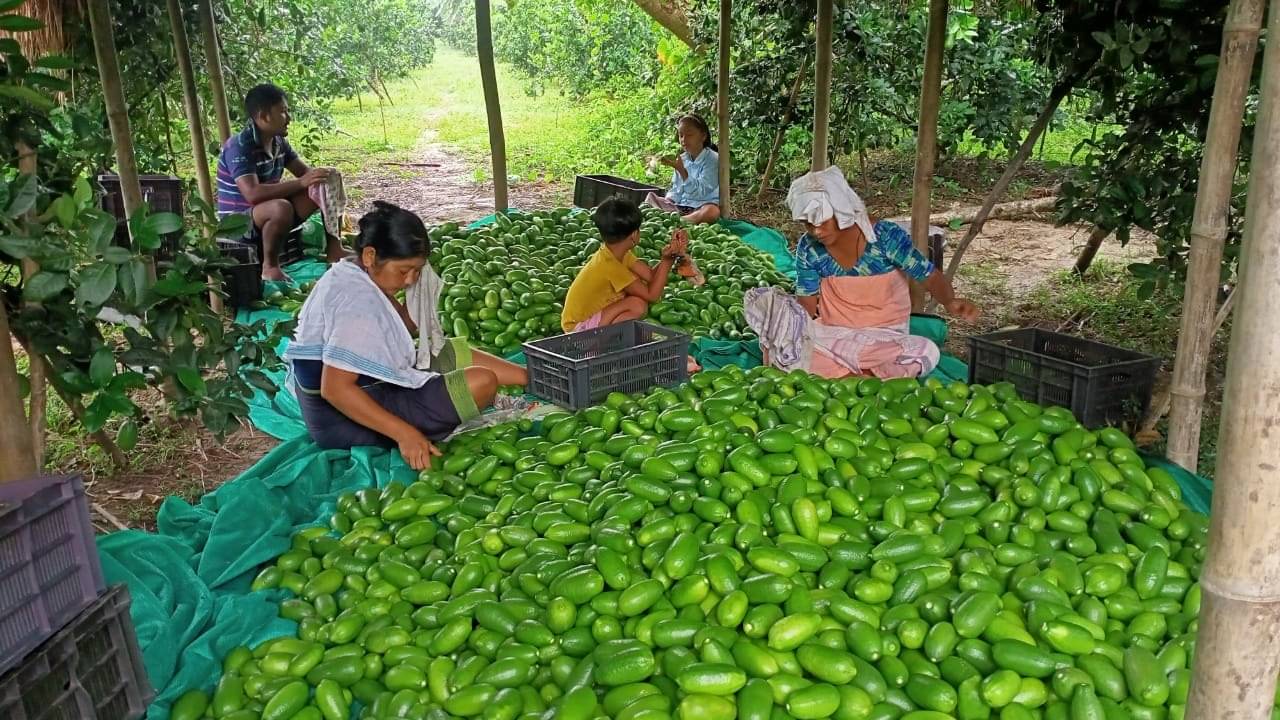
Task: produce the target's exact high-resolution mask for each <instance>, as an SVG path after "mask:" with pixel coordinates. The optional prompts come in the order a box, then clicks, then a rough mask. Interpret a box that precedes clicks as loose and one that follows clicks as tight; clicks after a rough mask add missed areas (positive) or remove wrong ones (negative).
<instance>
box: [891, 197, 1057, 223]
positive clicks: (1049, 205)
mask: <svg viewBox="0 0 1280 720" xmlns="http://www.w3.org/2000/svg"><path fill="white" fill-rule="evenodd" d="M1057 204H1058V198H1057V196H1056V195H1055V196H1052V197H1042V198H1034V199H1032V200H1014V201H1013V202H1007V203H1000V204H999V205H995V206H993V207H992V208H991V210H990V212H988V213H987V214H986V216H985V217H984V218H983V219H984V220H1017V219H1019V218H1024V217H1027V216H1030V215H1039V214H1043V213H1047V212H1052V211H1053V209H1054V207H1055V206H1057ZM981 214H982V206H981V205H975V206H970V207H962V208H956V209H955V210H947V211H945V212H937V213H933V214H932V215H930V216H929V224H930V225H938V226H940V227H946V226H948V225H952V224H954V223H959V224H961V225H968V224H969V223H971V222H973V221H974V220H976V219H977V218H978V216H979V215H981ZM889 219H890V220H892V221H893V222H909V221H910V220H911V218H910V217H895V218H889Z"/></svg>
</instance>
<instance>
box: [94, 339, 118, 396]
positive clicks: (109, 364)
mask: <svg viewBox="0 0 1280 720" xmlns="http://www.w3.org/2000/svg"><path fill="white" fill-rule="evenodd" d="M115 374H116V356H115V354H113V353H112V352H111V348H109V347H106V346H103V347H100V348H98V350H97V351H96V352H94V353H93V359H91V360H90V361H89V380H90V381H92V382H93V384H94V385H95V386H96V387H99V388H105V387H107V386H108V385H109V384H110V383H111V378H113V377H115Z"/></svg>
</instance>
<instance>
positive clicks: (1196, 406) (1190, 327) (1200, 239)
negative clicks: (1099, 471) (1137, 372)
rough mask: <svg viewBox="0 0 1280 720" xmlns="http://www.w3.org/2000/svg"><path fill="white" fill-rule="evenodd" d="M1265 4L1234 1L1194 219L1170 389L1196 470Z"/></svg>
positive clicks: (1183, 454)
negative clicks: (1224, 261)
mask: <svg viewBox="0 0 1280 720" xmlns="http://www.w3.org/2000/svg"><path fill="white" fill-rule="evenodd" d="M1264 9H1265V2H1264V0H1232V2H1231V5H1230V7H1229V8H1228V10H1227V20H1226V23H1225V24H1224V25H1223V29H1222V52H1221V53H1220V54H1219V61H1218V76H1217V80H1216V83H1215V85H1214V88H1213V107H1212V109H1211V110H1210V111H1209V128H1208V133H1207V135H1206V137H1205V143H1204V158H1203V159H1202V160H1201V163H1200V182H1199V185H1198V187H1197V189H1196V207H1195V212H1194V214H1193V215H1192V217H1191V251H1190V257H1189V259H1188V267H1187V282H1186V291H1185V294H1184V295H1183V299H1182V328H1181V330H1180V331H1179V334H1178V351H1177V354H1176V355H1175V356H1174V365H1173V381H1172V383H1171V384H1170V386H1169V395H1170V399H1171V401H1172V402H1171V405H1170V408H1169V444H1168V449H1167V451H1166V452H1167V455H1168V457H1169V459H1170V460H1172V461H1173V462H1175V463H1177V464H1179V465H1181V466H1182V467H1184V468H1186V469H1188V470H1190V471H1191V472H1195V471H1196V465H1197V464H1198V459H1199V455H1200V415H1201V412H1202V411H1203V408H1204V393H1205V388H1204V374H1205V369H1206V368H1207V367H1208V365H1209V351H1210V350H1211V349H1212V347H1213V332H1212V327H1211V325H1210V318H1212V317H1213V314H1214V310H1215V308H1216V305H1217V296H1218V285H1219V281H1218V279H1219V277H1220V273H1221V271H1222V249H1223V245H1224V244H1225V243H1226V239H1227V217H1228V215H1229V214H1230V212H1231V189H1232V185H1233V182H1234V180H1235V175H1236V167H1237V166H1238V165H1239V160H1238V159H1237V155H1238V153H1239V148H1240V125H1241V122H1242V118H1243V114H1244V102H1245V97H1246V96H1247V95H1248V92H1249V84H1250V80H1251V79H1252V76H1253V60H1254V55H1255V54H1256V51H1257V47H1258V31H1259V30H1260V29H1261V25H1262V13H1263V10H1264Z"/></svg>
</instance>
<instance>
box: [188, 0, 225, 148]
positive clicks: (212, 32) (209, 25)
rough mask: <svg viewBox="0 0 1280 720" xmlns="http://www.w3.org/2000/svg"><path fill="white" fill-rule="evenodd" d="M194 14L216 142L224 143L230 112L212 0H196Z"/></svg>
mask: <svg viewBox="0 0 1280 720" xmlns="http://www.w3.org/2000/svg"><path fill="white" fill-rule="evenodd" d="M196 12H197V13H199V14H200V35H201V37H202V38H203V41H204V64H205V72H207V73H209V94H211V95H213V117H214V119H216V120H217V122H218V142H219V143H225V142H226V141H227V139H228V138H230V137H231V112H230V111H229V110H228V109H227V88H226V84H225V83H224V82H223V80H222V52H221V51H220V50H219V49H218V23H217V20H215V19H214V17H213V0H196Z"/></svg>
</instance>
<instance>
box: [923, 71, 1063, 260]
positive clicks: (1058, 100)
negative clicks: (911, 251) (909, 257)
mask: <svg viewBox="0 0 1280 720" xmlns="http://www.w3.org/2000/svg"><path fill="white" fill-rule="evenodd" d="M1074 85H1075V81H1074V80H1071V79H1068V80H1063V81H1061V82H1059V83H1058V84H1057V85H1055V86H1054V88H1053V90H1052V91H1051V92H1050V93H1049V101H1048V102H1047V103H1045V106H1044V109H1043V110H1041V111H1040V117H1037V118H1036V121H1035V122H1034V123H1032V124H1031V129H1029V130H1027V137H1026V138H1025V139H1024V140H1023V141H1022V145H1020V146H1018V151H1017V152H1015V153H1014V154H1013V157H1012V158H1010V159H1009V164H1008V165H1007V166H1005V169H1004V172H1003V173H1001V174H1000V178H999V179H998V180H996V184H995V185H994V186H992V188H991V191H990V192H988V193H987V197H986V198H985V199H983V201H982V210H980V211H978V216H977V217H976V218H974V220H973V223H972V224H971V225H970V226H969V230H968V232H966V233H965V234H964V238H963V239H962V240H961V241H960V245H959V246H957V247H956V251H955V253H954V254H953V255H952V256H951V261H950V262H949V263H947V277H949V278H954V277H955V276H956V270H958V269H959V268H960V260H961V258H963V257H964V253H965V251H966V250H968V249H969V245H970V244H972V243H973V239H974V238H976V237H978V233H980V232H982V226H983V224H984V223H986V221H987V216H988V215H989V214H990V213H991V208H993V207H995V204H996V203H997V202H998V201H999V200H1000V198H1002V197H1004V194H1005V192H1006V191H1007V190H1008V189H1009V184H1010V183H1012V182H1013V178H1014V176H1016V175H1017V174H1018V171H1020V170H1021V169H1022V166H1023V165H1024V164H1025V163H1026V162H1027V158H1028V157H1030V156H1031V151H1032V150H1034V149H1035V146H1036V140H1038V139H1039V138H1040V135H1041V134H1042V133H1043V132H1044V131H1045V128H1047V127H1049V121H1050V120H1052V119H1053V114H1054V113H1055V112H1057V110H1058V105H1060V104H1062V101H1063V99H1064V98H1066V97H1067V95H1069V94H1071V88H1072V87H1073V86H1074Z"/></svg>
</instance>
